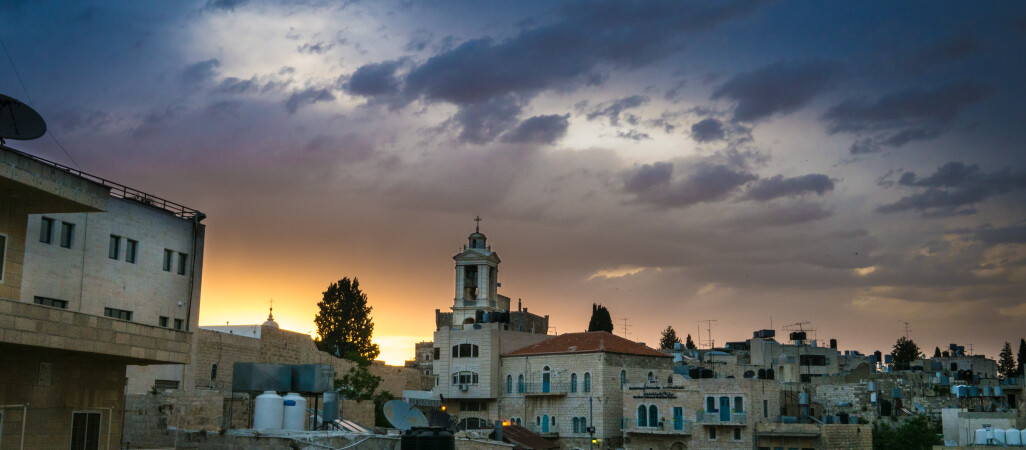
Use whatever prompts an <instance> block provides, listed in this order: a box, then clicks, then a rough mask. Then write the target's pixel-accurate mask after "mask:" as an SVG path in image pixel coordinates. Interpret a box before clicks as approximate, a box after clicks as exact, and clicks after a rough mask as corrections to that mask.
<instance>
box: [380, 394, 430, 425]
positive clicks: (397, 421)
mask: <svg viewBox="0 0 1026 450" xmlns="http://www.w3.org/2000/svg"><path fill="white" fill-rule="evenodd" d="M382 409H383V410H384V411H383V412H384V413H385V418H386V419H388V423H390V424H392V426H393V427H396V428H397V429H399V430H403V431H406V430H409V429H410V428H413V427H426V426H428V420H427V417H424V413H422V412H420V410H419V409H416V408H414V407H412V406H410V404H409V403H406V402H404V401H402V400H389V401H387V402H385V406H384V407H382Z"/></svg>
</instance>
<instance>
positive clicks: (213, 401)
mask: <svg viewBox="0 0 1026 450" xmlns="http://www.w3.org/2000/svg"><path fill="white" fill-rule="evenodd" d="M224 403H225V399H224V397H222V396H221V394H220V393H219V392H216V391H194V392H185V391H180V390H179V391H165V392H163V393H158V394H152V393H150V394H138V395H128V396H126V397H125V413H126V414H125V433H124V436H123V437H122V440H121V442H122V443H123V444H125V445H129V446H152V447H157V446H171V445H173V444H174V442H173V441H174V435H173V433H172V432H171V431H169V430H168V429H169V427H171V428H172V429H184V430H200V431H217V430H219V429H220V428H221V427H222V424H221V422H222V418H223V414H222V411H223V409H224Z"/></svg>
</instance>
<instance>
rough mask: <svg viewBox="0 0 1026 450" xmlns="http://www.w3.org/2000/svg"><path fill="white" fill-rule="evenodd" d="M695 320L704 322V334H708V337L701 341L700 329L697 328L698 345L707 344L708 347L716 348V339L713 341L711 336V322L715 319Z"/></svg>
mask: <svg viewBox="0 0 1026 450" xmlns="http://www.w3.org/2000/svg"><path fill="white" fill-rule="evenodd" d="M696 322H698V323H704V324H705V330H706V334H707V335H708V339H707V340H705V341H703V340H702V330H701V329H699V330H698V331H699V333H698V345H699V346H702V345H708V346H709V348H716V341H714V340H713V338H712V324H714V323H716V319H705V320H697V321H696Z"/></svg>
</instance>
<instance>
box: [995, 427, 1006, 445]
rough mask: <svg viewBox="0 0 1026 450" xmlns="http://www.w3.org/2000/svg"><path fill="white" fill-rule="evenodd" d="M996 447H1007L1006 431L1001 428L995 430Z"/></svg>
mask: <svg viewBox="0 0 1026 450" xmlns="http://www.w3.org/2000/svg"><path fill="white" fill-rule="evenodd" d="M994 445H1005V430H1003V429H1001V428H995V429H994Z"/></svg>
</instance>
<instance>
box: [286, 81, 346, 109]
mask: <svg viewBox="0 0 1026 450" xmlns="http://www.w3.org/2000/svg"><path fill="white" fill-rule="evenodd" d="M334 100H335V95H334V94H332V93H331V91H329V90H327V89H324V88H315V87H309V88H306V89H303V90H301V91H297V92H293V93H292V95H289V98H288V99H287V100H285V109H287V110H288V111H289V114H295V113H296V111H298V110H299V108H301V107H303V106H308V105H312V104H314V103H317V102H330V101H334Z"/></svg>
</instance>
